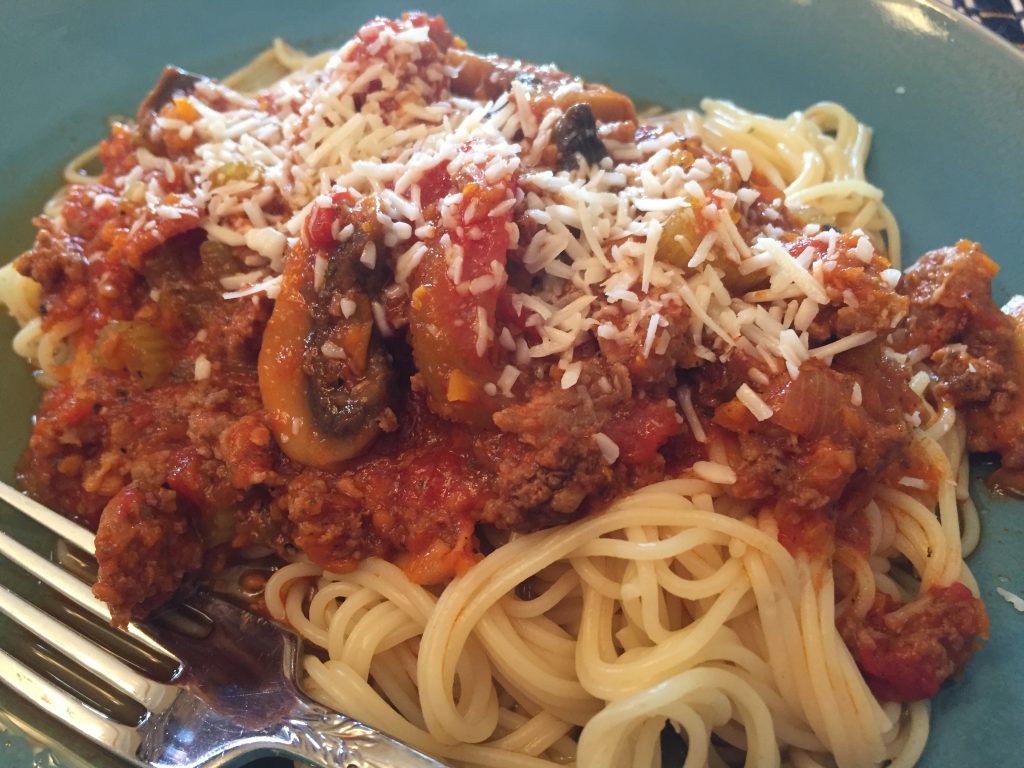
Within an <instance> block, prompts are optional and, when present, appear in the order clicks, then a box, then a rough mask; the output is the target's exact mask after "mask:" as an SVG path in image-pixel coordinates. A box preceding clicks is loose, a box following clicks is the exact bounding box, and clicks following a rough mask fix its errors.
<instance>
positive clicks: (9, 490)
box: [0, 482, 96, 555]
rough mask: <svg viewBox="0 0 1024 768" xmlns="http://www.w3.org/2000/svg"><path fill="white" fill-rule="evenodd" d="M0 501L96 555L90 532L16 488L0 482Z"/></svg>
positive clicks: (93, 538) (94, 541) (93, 539)
mask: <svg viewBox="0 0 1024 768" xmlns="http://www.w3.org/2000/svg"><path fill="white" fill-rule="evenodd" d="M0 499H3V500H4V501H6V502H7V503H8V504H10V505H11V506H12V507H14V508H15V509H16V510H18V511H19V512H21V513H22V514H24V515H26V516H28V517H31V518H32V519H33V520H35V521H36V522H37V523H39V524H40V525H42V526H44V527H46V528H49V529H50V530H51V531H53V532H54V533H56V534H57V535H58V536H60V537H61V538H62V539H66V540H67V541H69V542H71V543H72V544H74V545H75V546H76V547H78V548H79V549H83V550H85V551H86V552H88V553H89V554H90V555H95V554H96V540H95V537H94V536H93V535H92V533H91V532H90V531H87V530H86V529H85V528H83V527H82V526H80V525H78V524H77V523H73V522H71V521H70V520H68V518H66V517H64V516H63V515H58V514H57V513H56V512H54V511H53V510H52V509H50V508H49V507H44V506H43V505H42V504H40V503H39V502H38V501H36V500H35V499H31V498H29V497H28V496H26V495H25V494H23V493H21V492H20V491H19V490H18V489H17V488H13V487H11V486H9V485H8V484H7V483H4V482H0Z"/></svg>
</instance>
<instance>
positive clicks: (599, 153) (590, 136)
mask: <svg viewBox="0 0 1024 768" xmlns="http://www.w3.org/2000/svg"><path fill="white" fill-rule="evenodd" d="M555 145H556V146H557V147H558V167H559V168H562V169H564V170H571V169H573V168H575V167H576V165H577V164H578V162H579V160H578V158H577V155H582V156H583V159H584V160H586V161H587V162H588V163H596V162H598V161H599V160H601V159H602V158H604V157H607V156H608V150H607V149H606V148H605V146H604V143H603V142H602V141H601V139H600V138H598V135H597V121H596V120H595V119H594V113H593V111H592V110H591V109H590V105H589V104H586V103H584V102H578V103H576V104H573V105H572V106H571V107H569V108H568V109H567V110H566V111H565V114H564V115H562V117H561V118H560V119H559V120H558V123H557V124H556V125H555Z"/></svg>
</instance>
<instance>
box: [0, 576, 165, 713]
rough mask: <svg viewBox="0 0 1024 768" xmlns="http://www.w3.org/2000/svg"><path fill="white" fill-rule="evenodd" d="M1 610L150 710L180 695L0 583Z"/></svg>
mask: <svg viewBox="0 0 1024 768" xmlns="http://www.w3.org/2000/svg"><path fill="white" fill-rule="evenodd" d="M0 612H3V613H5V614H7V615H8V616H10V617H11V618H12V619H13V620H14V621H16V622H18V623H19V624H20V625H21V626H23V627H24V628H25V629H27V630H28V631H29V632H32V633H33V634H34V635H36V636H37V637H39V638H41V639H45V640H46V641H47V642H49V643H50V644H51V645H53V646H54V647H56V648H58V649H59V650H60V651H61V652H62V653H63V654H65V655H66V656H68V657H70V658H72V659H74V660H75V661H77V662H78V663H79V664H81V665H82V666H83V667H85V668H87V669H89V670H90V671H92V672H94V673H95V674H96V675H97V676H99V677H101V678H103V679H104V680H106V681H107V682H108V683H110V684H111V685H113V686H114V687H115V688H117V689H118V690H119V691H121V692H123V693H126V694H128V695H129V696H131V697H132V698H133V699H135V701H137V702H139V703H140V704H142V705H143V706H145V707H146V708H147V709H148V710H150V711H151V712H163V711H164V710H165V709H167V707H168V706H170V704H171V702H172V701H173V700H174V698H175V696H177V695H178V688H176V687H174V686H170V685H164V684H162V683H158V682H156V681H154V680H150V679H149V678H147V677H145V676H143V675H141V674H139V673H138V672H136V671H135V670H134V669H132V668H131V667H129V666H128V665H127V664H125V663H124V662H123V661H121V660H120V659H119V658H117V657H116V656H114V655H113V654H111V653H108V652H107V651H105V650H104V649H103V648H100V647H99V646H98V645H96V644H95V643H93V642H92V641H91V640H89V639H88V638H86V637H83V636H82V635H80V634H79V633H78V632H75V631H74V630H73V629H71V628H70V627H68V626H66V625H65V624H62V623H61V622H59V621H57V620H56V619H54V618H53V617H52V616H50V615H49V614H48V613H46V612H45V611H42V610H40V609H39V608H37V607H36V606H34V605H32V604H31V603H28V602H26V601H25V600H22V599H21V598H20V597H18V596H17V595H16V594H14V593H13V592H11V591H10V590H9V589H7V588H6V587H3V586H0Z"/></svg>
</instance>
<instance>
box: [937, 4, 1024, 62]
mask: <svg viewBox="0 0 1024 768" xmlns="http://www.w3.org/2000/svg"><path fill="white" fill-rule="evenodd" d="M942 1H943V2H944V3H945V4H946V5H951V6H953V7H954V8H956V9H957V10H958V11H960V12H961V13H964V14H966V15H967V16H969V17H970V18H972V19H974V20H975V21H977V22H978V23H979V24H982V25H983V26H984V27H985V28H986V29H989V30H991V31H993V32H995V33H996V34H997V35H1000V36H1002V37H1004V38H1005V39H1007V40H1009V41H1010V42H1011V43H1013V45H1015V46H1016V47H1017V48H1018V50H1021V51H1024V0H942Z"/></svg>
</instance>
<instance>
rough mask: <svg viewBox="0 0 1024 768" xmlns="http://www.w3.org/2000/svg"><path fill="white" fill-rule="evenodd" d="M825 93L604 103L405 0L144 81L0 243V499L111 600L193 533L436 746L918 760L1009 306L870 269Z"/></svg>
mask: <svg viewBox="0 0 1024 768" xmlns="http://www.w3.org/2000/svg"><path fill="white" fill-rule="evenodd" d="M869 144H870V132H869V131H868V129H866V128H865V127H864V126H862V125H860V124H858V123H857V121H856V120H854V119H853V118H852V117H851V116H850V115H849V114H848V113H847V112H846V111H845V110H843V109H842V108H841V107H839V106H837V105H835V104H817V105H815V106H813V107H811V108H809V109H808V110H806V111H805V112H802V113H794V114H793V115H790V116H789V117H787V118H785V119H772V118H768V117H765V116H761V115H755V114H751V113H749V112H746V111H743V110H741V109H739V108H737V107H735V106H733V105H731V104H729V103H726V102H716V101H706V102H704V103H703V104H702V109H701V111H700V112H690V111H686V112H673V113H667V114H658V115H652V116H647V117H638V116H637V114H636V112H635V110H634V107H633V104H632V103H631V102H630V101H629V99H628V98H626V97H625V96H623V95H621V94H619V93H617V92H615V91H612V90H610V89H609V88H607V87H605V86H601V85H594V84H589V83H586V82H583V81H581V80H580V79H578V78H576V77H573V76H571V75H568V74H566V73H564V72H561V71H559V70H558V69H556V68H554V67H552V66H536V65H532V64H527V63H523V62H520V61H511V60H506V59H500V58H496V57H481V56H477V55H475V54H472V53H470V52H469V51H468V50H467V49H466V47H465V45H464V44H463V43H462V42H461V41H460V40H458V39H457V38H454V37H453V36H452V35H451V33H450V32H449V31H448V30H447V28H446V27H445V25H444V23H443V22H442V21H441V20H440V19H437V18H428V17H426V16H423V15H418V14H411V15H408V16H406V17H403V18H402V19H401V20H397V21H391V20H375V21H372V22H370V23H368V24H367V25H365V26H364V27H363V28H362V29H361V30H360V31H359V33H358V34H357V35H356V37H355V38H354V39H353V40H351V41H350V42H349V43H347V44H346V45H345V46H344V47H343V48H341V50H339V51H337V52H335V53H333V54H327V55H324V56H321V57H316V58H307V57H305V56H303V55H301V54H299V53H297V52H295V51H293V50H291V49H289V48H287V46H284V45H283V44H280V43H278V44H275V47H274V48H273V49H272V50H271V51H269V52H268V53H267V54H265V55H263V56H262V57H261V58H260V59H258V60H257V61H256V62H255V63H254V64H253V65H251V66H250V67H249V68H247V69H246V70H244V71H243V72H241V73H238V74H237V75H236V76H234V77H232V78H229V79H227V80H225V81H224V82H217V81H214V80H211V79H207V78H203V77H198V76H195V75H191V74H188V73H185V72H182V71H179V70H172V69H169V70H167V71H166V72H165V73H164V76H163V77H162V78H161V80H160V82H159V83H158V84H157V86H156V88H155V89H154V90H153V92H152V93H151V94H150V95H149V96H148V97H147V98H146V100H145V101H144V102H143V104H142V106H141V107H140V109H139V113H138V115H137V119H136V120H135V121H134V122H131V123H127V122H126V123H115V124H114V125H113V128H112V133H111V136H110V138H108V139H107V140H106V141H104V142H103V143H102V144H101V145H100V147H99V149H98V153H99V159H100V160H101V161H102V168H101V169H100V171H99V173H98V175H96V176H94V177H87V176H86V175H85V174H84V171H83V170H82V168H83V167H84V166H85V165H87V164H88V162H89V161H90V159H91V158H90V157H88V156H85V157H83V158H79V159H78V160H77V161H76V162H75V163H73V165H72V167H71V168H70V169H69V179H68V182H69V183H68V185H67V186H66V187H65V188H64V189H63V190H62V191H61V193H60V194H59V195H58V196H57V197H56V198H55V199H54V201H53V202H52V203H51V205H50V206H49V207H48V209H47V213H46V215H45V216H42V217H40V218H39V219H38V220H37V226H38V235H37V239H36V242H35V245H34V246H33V248H32V249H31V250H29V251H27V252H26V253H25V254H23V255H22V256H21V257H20V258H19V259H17V260H16V261H15V262H14V264H13V266H8V267H5V268H4V269H3V270H2V271H0V300H2V301H3V303H4V304H6V306H7V307H8V308H9V309H10V310H11V311H12V313H13V314H14V315H15V317H16V318H17V319H18V320H19V322H20V323H21V325H22V330H21V331H20V333H19V334H18V336H17V337H16V338H15V342H14V343H15V348H16V349H17V350H18V351H19V352H20V353H21V354H22V355H23V356H25V357H26V358H28V359H29V360H31V361H33V362H34V363H35V364H36V365H37V366H38V367H39V368H40V369H41V375H40V378H41V380H42V381H43V383H44V384H45V385H46V387H47V391H46V394H45V396H44V399H43V403H42V406H41V408H40V410H39V413H38V415H37V417H36V422H35V426H34V430H33V435H32V438H31V442H30V445H29V446H28V448H27V450H26V452H25V454H24V456H23V458H22V460H21V463H20V465H19V473H20V479H21V482H22V484H23V486H24V488H25V489H26V490H27V491H28V492H29V493H30V494H32V495H33V496H36V497H37V498H39V499H40V500H42V501H43V502H44V503H47V504H49V505H50V506H52V507H55V508H57V509H61V510H62V511H64V512H65V513H66V514H68V515H70V516H72V517H73V518H75V519H77V520H80V521H82V522H83V523H85V524H87V525H90V526H92V527H93V528H94V529H96V530H97V550H98V551H97V558H98V561H99V577H98V581H97V584H96V587H95V591H96V594H97V595H98V596H100V597H101V598H102V599H104V600H106V601H107V602H108V604H109V605H110V606H111V611H112V614H113V616H114V618H115V621H116V622H118V623H123V622H126V621H127V620H128V619H129V618H130V617H131V616H133V615H144V614H145V613H146V612H148V611H151V610H152V609H154V608H156V607H158V606H160V605H162V604H163V603H165V602H166V601H167V600H169V599H171V598H172V597H173V596H174V595H175V594H177V593H179V592H181V591H183V590H187V589H189V588H191V587H193V586H194V585H195V584H197V583H199V584H201V583H202V581H203V579H205V578H208V577H209V576H210V575H211V574H214V573H216V572H217V571H218V570H220V569H222V568H223V567H224V566H225V564H228V563H232V562H237V561H239V560H243V561H245V560H247V559H248V560H252V559H254V558H258V557H262V556H270V557H273V558H275V559H276V561H277V562H279V563H283V564H282V566H281V567H280V568H279V569H278V570H276V572H275V573H274V575H273V576H272V577H271V578H270V580H269V582H268V583H267V584H266V589H265V593H264V598H263V599H264V601H265V604H264V605H263V606H262V607H263V608H265V610H266V611H267V612H268V613H269V615H270V616H272V617H273V618H275V619H277V620H280V621H282V622H285V623H287V624H288V625H290V626H291V627H293V628H294V629H295V630H296V631H297V632H299V633H300V634H301V635H302V636H303V637H304V638H305V639H306V640H307V641H308V643H309V655H308V656H306V658H305V662H304V664H305V671H306V674H307V680H306V682H307V684H308V687H309V689H310V691H311V692H312V694H313V695H314V696H315V697H317V698H318V699H320V700H322V701H323V702H325V703H326V704H328V705H330V706H332V707H336V708H337V709H339V710H341V711H344V712H346V713H348V714H350V715H352V716H355V717H357V718H359V719H361V720H364V721H365V722H367V723H369V724H371V725H374V726H377V727H379V728H381V729H383V730H384V731H387V732H388V733H390V734H393V735H394V736H396V737H398V738H399V739H402V740H404V741H406V742H408V743H410V744H412V745H414V746H416V747H418V748H420V749H422V750H425V751H427V752H429V753H432V754H434V755H437V756H439V757H441V758H442V759H444V760H446V761H449V762H451V763H453V764H458V765H473V766H523V767H524V768H525V767H527V766H543V765H551V764H564V763H569V762H572V761H575V762H576V764H578V765H580V766H586V767H587V768H593V767H594V766H623V765H635V766H654V765H660V752H661V746H660V745H661V743H662V738H663V737H664V736H663V730H664V729H665V726H666V723H667V724H668V725H670V726H671V727H672V728H674V729H675V730H676V731H677V732H678V733H679V734H680V737H681V741H682V743H683V744H684V745H685V750H686V766H700V765H716V766H720V765H736V764H740V763H745V764H747V765H757V766H768V765H779V764H780V763H786V764H790V765H795V766H832V765H838V766H865V765H875V764H882V763H885V762H886V761H891V762H890V763H888V764H890V765H900V766H908V765H912V764H913V763H914V762H915V760H916V759H917V757H918V756H919V755H920V753H921V750H922V749H923V745H924V741H925V739H926V737H927V733H928V705H927V700H928V699H929V698H930V697H931V696H933V695H934V694H935V693H936V691H937V690H938V689H939V686H940V685H941V684H942V683H943V682H944V681H945V680H947V679H948V678H950V677H951V676H953V675H955V674H957V673H959V672H960V671H961V670H962V669H963V667H964V665H965V664H966V663H967V660H968V658H969V657H970V656H971V654H972V653H973V652H974V650H975V648H976V647H977V645H978V644H979V642H980V640H981V639H982V638H984V637H985V635H986V632H987V619H986V616H985V610H984V606H983V604H982V603H981V601H980V600H979V599H978V598H977V594H978V592H977V586H976V584H975V583H974V580H973V578H972V576H971V573H970V571H969V570H968V568H967V566H966V565H965V563H964V560H963V557H964V555H965V554H967V553H969V551H970V550H971V549H972V548H973V547H974V546H975V544H976V542H977V540H978V535H979V529H978V516H977V513H976V510H975V507H974V505H973V504H972V502H971V500H970V498H969V496H968V494H967V456H968V453H969V452H970V451H977V450H983V451H996V452H998V453H1000V454H1001V456H1002V461H1003V470H1002V471H1005V472H1011V473H1012V472H1014V471H1015V470H1019V469H1020V468H1021V467H1024V430H1022V426H1021V425H1022V423H1024V420H1022V416H1024V405H1022V400H1021V398H1019V397H1018V386H1019V384H1020V382H1021V381H1022V379H1024V359H1022V353H1021V331H1020V325H1019V323H1020V315H1021V312H1020V311H1019V305H1014V306H1010V307H1008V308H1007V310H1006V312H1005V313H1004V312H1001V311H1000V310H999V308H997V307H996V306H995V305H994V304H993V302H992V299H991V280H992V278H993V276H994V274H995V272H996V267H995V265H994V264H993V263H992V261H990V260H989V258H988V257H987V256H986V255H985V254H984V252H983V251H982V250H981V248H980V247H979V246H978V245H976V244H974V243H970V242H966V241H962V242H960V243H957V244H956V245H954V246H952V247H949V248H944V249H940V250H937V251H933V252H931V253H928V254H926V255H924V256H923V257H922V258H921V259H920V260H919V261H917V262H916V263H915V264H913V265H912V266H910V267H909V268H908V269H907V270H906V271H905V272H901V271H900V270H899V268H898V266H899V265H898V252H899V235H898V230H897V227H896V224H895V221H894V219H893V217H892V215H891V214H890V212H889V211H888V209H887V208H886V207H885V205H884V204H883V203H882V194H881V192H880V191H879V190H878V189H877V188H875V187H874V186H872V185H871V184H869V183H868V182H867V181H866V180H865V178H864V173H863V169H864V162H865V159H866V155H867V152H868V147H869Z"/></svg>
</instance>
